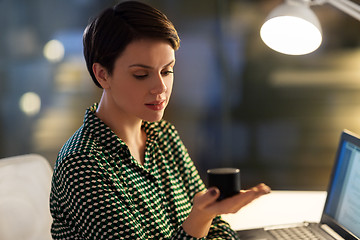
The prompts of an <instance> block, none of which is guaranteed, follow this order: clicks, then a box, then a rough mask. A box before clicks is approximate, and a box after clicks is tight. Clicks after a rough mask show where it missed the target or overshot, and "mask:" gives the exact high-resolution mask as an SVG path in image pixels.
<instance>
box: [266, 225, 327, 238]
mask: <svg viewBox="0 0 360 240" xmlns="http://www.w3.org/2000/svg"><path fill="white" fill-rule="evenodd" d="M267 232H268V233H270V234H271V235H272V236H273V237H274V238H275V239H278V240H290V239H291V240H297V239H319V240H323V239H324V240H326V238H324V237H322V236H320V235H319V234H316V233H314V232H313V231H312V230H311V229H310V228H309V227H306V226H299V227H290V228H278V229H271V230H267Z"/></svg>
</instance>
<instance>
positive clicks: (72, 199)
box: [50, 104, 237, 240]
mask: <svg viewBox="0 0 360 240" xmlns="http://www.w3.org/2000/svg"><path fill="white" fill-rule="evenodd" d="M96 108H97V104H94V105H93V106H92V107H90V108H89V109H88V110H87V111H86V114H85V118H84V123H83V125H82V126H81V127H80V128H79V129H78V130H77V131H76V133H75V134H74V135H73V136H72V137H71V138H70V139H69V140H68V141H67V142H66V143H65V145H64V146H63V147H62V149H61V151H60V153H59V155H58V159H57V161H56V164H55V168H54V175H53V179H52V189H51V195H50V210H51V214H52V217H53V224H52V227H51V233H52V236H53V238H54V239H69V240H70V239H71V240H76V239H96V240H100V239H197V238H193V237H191V236H189V235H187V234H186V232H185V231H184V230H183V229H182V227H181V224H182V223H183V221H184V220H185V219H186V217H187V216H188V214H189V213H190V210H191V207H192V203H191V200H192V199H193V197H194V195H195V194H196V193H197V192H199V191H202V190H204V189H205V185H204V184H203V182H202V180H201V179H200V177H199V174H198V172H197V170H196V168H195V166H194V164H193V162H192V161H191V159H190V157H189V155H188V152H187V150H186V148H185V147H184V144H183V143H182V141H181V140H180V138H179V135H178V133H177V131H176V130H175V128H174V127H173V126H172V125H171V124H170V123H168V122H166V121H165V120H162V121H159V122H154V123H149V122H143V125H142V127H143V129H144V130H145V132H146V134H147V141H146V147H145V161H144V165H140V164H138V162H137V161H136V160H135V159H134V158H133V157H132V156H131V154H130V151H129V149H128V147H127V146H126V144H125V143H124V142H123V141H122V140H121V139H120V138H118V137H117V136H116V135H115V134H114V132H113V131H112V130H111V129H110V128H109V127H108V126H106V125H105V123H103V122H102V121H101V120H100V119H99V118H98V117H97V116H96V115H95V111H96ZM204 239H237V236H236V233H235V232H234V231H233V230H231V229H230V227H229V225H228V224H227V223H226V222H224V221H223V220H222V219H221V218H220V217H219V216H218V217H216V218H215V219H214V221H213V223H212V226H211V229H210V231H209V234H208V236H207V237H206V238H204Z"/></svg>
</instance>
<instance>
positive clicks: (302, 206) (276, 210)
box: [222, 191, 326, 230]
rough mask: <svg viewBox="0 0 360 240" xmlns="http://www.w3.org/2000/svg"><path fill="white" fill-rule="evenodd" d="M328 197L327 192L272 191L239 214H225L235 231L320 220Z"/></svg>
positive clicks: (241, 210) (224, 217)
mask: <svg viewBox="0 0 360 240" xmlns="http://www.w3.org/2000/svg"><path fill="white" fill-rule="evenodd" d="M325 200H326V192H325V191H272V192H271V193H270V194H268V195H265V196H262V197H260V198H258V199H256V200H255V201H253V202H252V203H250V204H249V205H247V206H245V207H244V208H242V209H240V211H239V212H237V213H236V214H226V215H223V216H222V217H223V219H224V220H226V221H227V222H228V223H229V224H230V226H231V227H232V229H234V230H243V229H251V228H259V227H264V226H269V225H276V224H287V223H297V222H304V221H309V222H319V221H320V218H321V213H322V211H323V208H324V204H325Z"/></svg>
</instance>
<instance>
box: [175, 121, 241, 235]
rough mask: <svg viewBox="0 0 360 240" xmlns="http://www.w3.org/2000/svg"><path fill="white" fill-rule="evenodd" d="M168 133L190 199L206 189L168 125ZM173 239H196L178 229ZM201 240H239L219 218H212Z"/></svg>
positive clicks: (184, 148) (185, 150)
mask: <svg viewBox="0 0 360 240" xmlns="http://www.w3.org/2000/svg"><path fill="white" fill-rule="evenodd" d="M169 131H170V132H171V136H174V138H173V139H172V141H174V142H175V143H176V148H175V149H173V151H177V153H176V154H175V155H178V156H179V157H178V159H176V160H177V165H178V167H179V171H180V174H181V176H182V179H183V182H184V186H185V188H186V189H187V191H188V193H189V195H190V197H191V199H193V198H194V196H195V194H196V193H198V192H200V191H203V190H205V189H206V187H205V184H204V183H203V181H202V180H201V178H200V175H199V173H198V171H197V169H196V167H195V165H194V163H193V161H192V160H191V158H190V156H189V153H188V151H187V149H186V147H185V145H184V144H183V142H182V141H181V139H180V137H179V135H178V133H177V131H176V130H175V128H174V127H173V126H172V125H170V129H169ZM173 239H197V238H192V237H191V236H189V235H187V234H186V232H185V231H184V230H183V229H182V228H180V229H179V231H178V233H177V236H174V238H173ZM203 239H239V238H238V236H237V234H236V232H235V231H233V230H232V229H231V228H230V225H229V224H228V223H227V222H225V221H224V220H223V219H222V218H221V216H217V217H216V218H214V220H213V222H212V225H211V227H210V230H209V233H208V235H207V237H206V238H203Z"/></svg>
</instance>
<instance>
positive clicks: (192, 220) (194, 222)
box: [182, 209, 215, 238]
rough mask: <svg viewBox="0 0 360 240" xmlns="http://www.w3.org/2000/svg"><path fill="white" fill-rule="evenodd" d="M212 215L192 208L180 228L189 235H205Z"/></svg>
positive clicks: (212, 217)
mask: <svg viewBox="0 0 360 240" xmlns="http://www.w3.org/2000/svg"><path fill="white" fill-rule="evenodd" d="M214 217H215V216H211V215H205V214H203V213H201V212H199V211H196V210H195V209H192V210H191V212H190V214H189V216H188V217H187V218H186V220H185V221H184V222H183V224H182V228H183V229H184V231H185V232H186V233H187V234H188V235H190V236H193V237H196V238H202V237H206V236H207V234H208V232H209V230H210V227H211V224H212V221H213V219H214Z"/></svg>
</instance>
